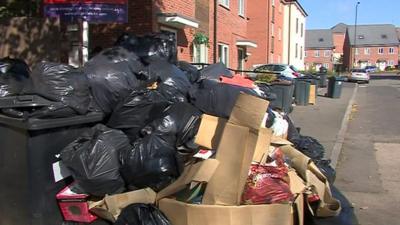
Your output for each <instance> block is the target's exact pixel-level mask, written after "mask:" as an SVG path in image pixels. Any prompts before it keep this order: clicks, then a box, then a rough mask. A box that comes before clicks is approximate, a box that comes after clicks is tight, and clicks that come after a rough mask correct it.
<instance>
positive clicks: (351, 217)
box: [304, 185, 359, 225]
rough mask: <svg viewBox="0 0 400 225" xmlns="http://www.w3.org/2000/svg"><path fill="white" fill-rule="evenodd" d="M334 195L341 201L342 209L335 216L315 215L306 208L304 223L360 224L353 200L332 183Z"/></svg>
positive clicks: (329, 224)
mask: <svg viewBox="0 0 400 225" xmlns="http://www.w3.org/2000/svg"><path fill="white" fill-rule="evenodd" d="M331 191H332V196H333V197H334V198H335V199H337V200H339V201H340V204H341V207H342V209H341V211H340V214H339V215H338V216H334V217H324V218H322V217H321V218H319V217H313V216H312V215H311V213H310V212H309V210H306V213H305V218H304V224H307V225H358V224H359V223H358V219H357V216H356V215H355V213H354V207H353V205H352V204H351V202H350V201H349V200H348V199H347V198H346V196H344V195H343V193H341V192H340V190H339V189H338V188H337V187H335V186H334V185H331Z"/></svg>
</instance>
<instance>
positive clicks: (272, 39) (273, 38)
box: [271, 36, 275, 53]
mask: <svg viewBox="0 0 400 225" xmlns="http://www.w3.org/2000/svg"><path fill="white" fill-rule="evenodd" d="M274 51H275V37H274V36H272V37H271V53H274Z"/></svg>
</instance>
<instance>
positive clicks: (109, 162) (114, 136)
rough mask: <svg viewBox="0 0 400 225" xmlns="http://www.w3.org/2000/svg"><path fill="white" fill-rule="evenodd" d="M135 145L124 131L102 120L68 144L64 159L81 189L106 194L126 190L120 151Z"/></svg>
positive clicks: (95, 193)
mask: <svg viewBox="0 0 400 225" xmlns="http://www.w3.org/2000/svg"><path fill="white" fill-rule="evenodd" d="M131 148H132V147H131V145H130V144H129V139H128V138H127V137H126V135H125V134H124V133H123V132H122V131H119V130H113V129H110V128H108V127H106V126H104V125H101V124H98V125H96V126H95V127H93V128H92V129H90V130H89V131H87V132H86V133H84V134H83V135H82V136H81V137H79V138H78V139H77V140H75V141H74V142H72V143H71V144H69V145H68V146H67V147H65V148H64V149H63V150H62V151H61V159H62V162H63V163H64V164H65V165H66V166H67V167H68V169H70V170H71V172H72V176H73V178H74V180H75V181H76V182H77V185H78V186H79V188H80V189H81V191H83V192H84V193H87V194H91V195H94V196H104V195H106V194H115V193H120V192H122V191H124V189H125V184H124V181H123V179H122V177H121V175H120V172H119V170H120V166H121V165H120V162H119V153H120V152H123V151H128V150H129V149H131Z"/></svg>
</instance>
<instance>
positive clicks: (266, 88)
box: [256, 83, 278, 101]
mask: <svg viewBox="0 0 400 225" xmlns="http://www.w3.org/2000/svg"><path fill="white" fill-rule="evenodd" d="M256 85H257V87H258V88H259V89H260V90H261V91H262V92H263V93H264V95H265V99H266V100H268V101H274V100H276V99H277V98H278V96H277V95H276V94H275V93H273V91H272V89H271V86H270V85H268V84H265V83H256Z"/></svg>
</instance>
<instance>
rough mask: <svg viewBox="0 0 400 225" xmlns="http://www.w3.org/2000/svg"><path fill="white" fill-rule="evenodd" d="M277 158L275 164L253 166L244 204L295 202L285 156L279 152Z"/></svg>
mask: <svg viewBox="0 0 400 225" xmlns="http://www.w3.org/2000/svg"><path fill="white" fill-rule="evenodd" d="M275 156H276V157H277V158H276V160H275V161H274V162H273V163H270V164H268V165H259V164H255V165H252V166H251V168H250V174H249V176H248V178H247V182H246V186H245V189H244V192H243V195H242V203H243V204H245V205H257V204H273V203H282V202H289V201H292V200H293V194H292V192H291V191H290V187H289V177H288V168H287V167H286V165H285V164H284V161H283V154H282V153H281V152H280V151H277V154H275ZM273 164H275V165H273Z"/></svg>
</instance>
